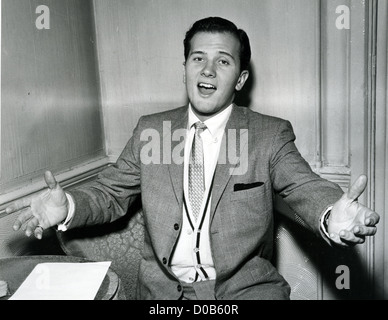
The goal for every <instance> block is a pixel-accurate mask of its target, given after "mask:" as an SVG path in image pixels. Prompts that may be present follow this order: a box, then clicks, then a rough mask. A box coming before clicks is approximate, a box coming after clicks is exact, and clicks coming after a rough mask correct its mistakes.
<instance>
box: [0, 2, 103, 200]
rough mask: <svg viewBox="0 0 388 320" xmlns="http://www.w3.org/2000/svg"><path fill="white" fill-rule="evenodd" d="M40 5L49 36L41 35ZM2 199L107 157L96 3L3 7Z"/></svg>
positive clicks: (12, 3)
mask: <svg viewBox="0 0 388 320" xmlns="http://www.w3.org/2000/svg"><path fill="white" fill-rule="evenodd" d="M39 5H46V6H47V7H48V8H49V9H50V29H43V30H39V29H37V28H36V26H35V21H36V19H37V18H38V16H39V14H36V13H35V10H36V8H37V7H38V6H39ZM2 18H3V19H2V105H1V130H2V134H1V179H0V191H1V193H5V192H8V191H10V190H12V189H15V188H19V187H20V186H21V185H23V186H25V185H28V184H29V183H30V182H31V181H32V180H34V179H35V178H41V177H42V173H43V172H44V171H45V170H47V169H51V170H53V171H55V172H61V171H66V170H68V169H69V168H71V167H72V166H74V165H78V164H80V163H82V162H84V161H88V160H90V159H93V158H95V157H99V156H102V155H103V151H104V144H103V136H102V129H101V119H100V106H99V85H98V73H97V70H96V59H95V40H94V39H95V36H94V25H93V13H92V9H91V1H78V0H65V1H62V0H51V1H49V0H46V1H36V0H4V1H2Z"/></svg>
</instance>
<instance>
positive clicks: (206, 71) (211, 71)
mask: <svg viewBox="0 0 388 320" xmlns="http://www.w3.org/2000/svg"><path fill="white" fill-rule="evenodd" d="M202 75H203V76H205V77H210V78H214V77H215V76H216V70H215V67H214V63H213V62H212V61H208V62H207V63H206V64H205V66H204V67H203V70H202Z"/></svg>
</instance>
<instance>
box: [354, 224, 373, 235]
mask: <svg viewBox="0 0 388 320" xmlns="http://www.w3.org/2000/svg"><path fill="white" fill-rule="evenodd" d="M376 232H377V228H376V227H367V226H355V227H354V228H353V233H354V234H355V235H356V236H363V237H365V236H374V235H375V234H376Z"/></svg>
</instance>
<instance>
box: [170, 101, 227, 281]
mask: <svg viewBox="0 0 388 320" xmlns="http://www.w3.org/2000/svg"><path fill="white" fill-rule="evenodd" d="M231 112H232V105H230V106H229V107H227V108H226V109H225V110H223V111H222V112H220V113H219V114H217V115H215V116H213V117H212V118H210V119H208V120H206V121H204V123H205V125H206V127H207V128H206V129H205V130H204V131H203V132H202V133H201V138H202V141H203V149H204V150H203V154H204V173H205V193H204V197H203V201H202V206H201V212H200V215H199V216H198V218H197V220H195V218H194V216H193V214H192V212H191V208H190V202H189V197H188V163H189V157H190V151H191V146H192V143H193V137H194V133H195V128H194V123H196V122H197V121H200V120H199V119H198V117H197V116H196V115H195V114H194V112H193V110H192V107H191V105H190V106H189V116H188V128H187V129H188V132H187V137H186V141H185V152H184V176H183V188H184V197H185V200H186V201H185V203H186V205H187V209H188V212H186V207H185V206H184V207H183V212H182V214H183V224H182V231H181V233H180V236H179V239H178V243H177V245H176V248H175V251H174V253H173V256H172V259H171V270H172V272H173V273H174V274H175V275H176V276H177V277H178V278H179V279H180V280H181V281H183V282H188V283H190V282H194V281H201V280H213V279H215V277H216V272H215V269H214V263H213V258H212V253H211V247H210V238H209V217H210V203H211V190H210V187H211V183H212V180H213V175H214V171H215V168H216V165H217V160H218V155H219V151H220V147H221V142H222V138H223V135H224V130H225V126H226V123H227V122H228V119H229V116H230V114H231ZM208 197H209V201H208V205H207V210H206V212H204V209H205V205H206V202H207V200H208ZM203 215H205V216H204V217H203ZM202 218H203V222H202V227H201V230H200V233H199V234H198V230H199V227H200V225H201V221H202ZM198 237H199V238H198ZM198 241H199V246H198V247H197V245H198ZM198 257H199V258H200V261H198Z"/></svg>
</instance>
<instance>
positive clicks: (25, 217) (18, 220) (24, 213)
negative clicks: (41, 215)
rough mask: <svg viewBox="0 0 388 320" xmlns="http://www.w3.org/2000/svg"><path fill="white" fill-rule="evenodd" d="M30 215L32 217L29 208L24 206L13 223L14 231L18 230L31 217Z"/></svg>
mask: <svg viewBox="0 0 388 320" xmlns="http://www.w3.org/2000/svg"><path fill="white" fill-rule="evenodd" d="M31 217H33V214H32V211H31V208H30V207H28V208H24V209H23V211H22V212H21V213H20V214H19V216H18V217H17V218H16V220H15V222H14V223H13V229H14V230H15V231H17V230H19V229H20V228H21V227H22V226H23V225H24V224H25V223H26V222H27V221H28V220H30V219H31Z"/></svg>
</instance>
